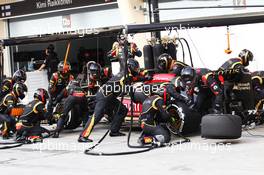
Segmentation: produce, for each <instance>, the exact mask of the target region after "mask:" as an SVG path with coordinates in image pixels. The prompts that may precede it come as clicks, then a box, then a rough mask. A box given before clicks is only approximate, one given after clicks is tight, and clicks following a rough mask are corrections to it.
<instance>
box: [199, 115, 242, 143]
mask: <svg viewBox="0 0 264 175" xmlns="http://www.w3.org/2000/svg"><path fill="white" fill-rule="evenodd" d="M241 133H242V120H241V117H239V116H237V115H231V114H208V115H205V116H203V118H202V123H201V136H202V137H203V138H208V139H238V138H240V137H241Z"/></svg>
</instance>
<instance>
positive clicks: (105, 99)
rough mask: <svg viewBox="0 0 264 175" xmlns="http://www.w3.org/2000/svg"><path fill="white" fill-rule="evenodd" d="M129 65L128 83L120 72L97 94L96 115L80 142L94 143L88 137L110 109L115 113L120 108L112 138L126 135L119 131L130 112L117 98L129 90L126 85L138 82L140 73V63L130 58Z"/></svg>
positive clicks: (114, 120)
mask: <svg viewBox="0 0 264 175" xmlns="http://www.w3.org/2000/svg"><path fill="white" fill-rule="evenodd" d="M127 65H128V73H129V75H128V77H127V80H126V81H127V82H125V77H124V72H119V73H118V74H117V75H115V76H114V77H112V78H111V79H110V80H109V81H108V82H107V83H106V84H104V85H103V86H102V87H101V88H100V89H99V91H98V92H97V93H96V106H95V111H94V114H93V115H92V116H91V117H90V118H89V120H88V122H87V123H86V126H85V128H84V130H83V131H82V132H81V134H80V137H79V139H78V141H79V142H92V140H91V139H89V138H88V137H89V136H90V134H91V132H92V130H93V128H94V126H95V125H96V124H97V123H98V122H99V121H100V120H101V119H102V117H103V116H104V114H105V112H106V110H109V109H110V110H112V111H113V110H114V109H115V108H116V107H117V106H120V109H119V110H118V112H117V113H116V115H115V116H114V117H113V121H112V123H111V128H110V130H111V132H110V136H112V137H115V136H124V135H125V134H124V133H121V132H120V131H119V130H120V127H121V125H122V122H123V120H124V118H125V117H126V114H127V112H128V110H127V108H126V107H125V105H123V104H122V103H121V102H120V101H119V100H118V99H117V97H118V96H120V95H123V93H125V91H126V90H127V89H126V87H125V85H127V84H130V83H132V82H135V81H138V79H137V76H138V73H139V63H138V62H137V61H136V60H135V59H132V58H129V59H128V62H127ZM129 88H130V86H129Z"/></svg>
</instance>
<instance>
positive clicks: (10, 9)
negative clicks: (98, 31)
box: [0, 0, 117, 18]
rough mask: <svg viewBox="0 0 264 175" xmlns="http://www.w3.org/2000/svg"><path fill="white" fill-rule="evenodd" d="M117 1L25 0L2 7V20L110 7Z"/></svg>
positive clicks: (0, 10)
mask: <svg viewBox="0 0 264 175" xmlns="http://www.w3.org/2000/svg"><path fill="white" fill-rule="evenodd" d="M116 2H117V0H111V1H109V0H92V1H91V0H25V1H20V2H16V3H11V4H5V5H1V6H0V18H11V17H16V16H24V15H34V14H39V13H43V12H52V11H57V10H67V9H71V8H76V7H89V6H96V5H110V4H113V3H116Z"/></svg>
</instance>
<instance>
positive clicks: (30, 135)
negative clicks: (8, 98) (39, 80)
mask: <svg viewBox="0 0 264 175" xmlns="http://www.w3.org/2000/svg"><path fill="white" fill-rule="evenodd" d="M48 98H49V95H48V92H47V91H46V90H45V89H42V88H39V89H37V90H36V91H35V93H34V100H33V101H31V102H30V103H29V104H27V105H26V106H25V108H24V112H23V114H22V116H21V117H20V118H19V122H18V123H17V124H16V130H17V135H16V140H17V141H18V142H27V141H28V140H32V141H33V142H39V141H42V138H43V134H47V135H49V134H50V133H49V131H48V130H47V129H45V128H43V127H41V126H40V122H41V120H46V118H45V116H46V115H45V114H46V112H47V110H46V108H45V105H46V101H47V99H48Z"/></svg>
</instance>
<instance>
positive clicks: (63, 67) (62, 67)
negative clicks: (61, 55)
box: [58, 61, 71, 74]
mask: <svg viewBox="0 0 264 175" xmlns="http://www.w3.org/2000/svg"><path fill="white" fill-rule="evenodd" d="M70 70H71V65H70V63H69V62H66V63H65V64H64V62H63V61H61V62H60V63H59V64H58V71H59V72H60V73H64V74H65V73H68V72H69V71H70Z"/></svg>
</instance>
